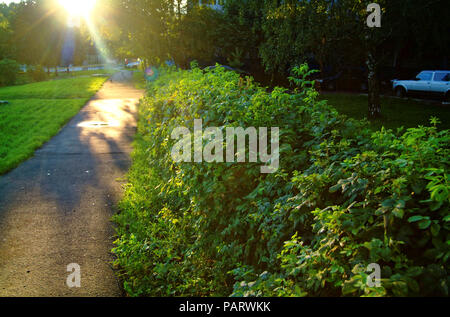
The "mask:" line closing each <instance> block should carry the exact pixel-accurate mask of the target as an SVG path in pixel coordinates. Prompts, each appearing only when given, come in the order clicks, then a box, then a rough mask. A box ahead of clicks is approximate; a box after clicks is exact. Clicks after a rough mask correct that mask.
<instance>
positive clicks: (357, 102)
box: [321, 93, 450, 130]
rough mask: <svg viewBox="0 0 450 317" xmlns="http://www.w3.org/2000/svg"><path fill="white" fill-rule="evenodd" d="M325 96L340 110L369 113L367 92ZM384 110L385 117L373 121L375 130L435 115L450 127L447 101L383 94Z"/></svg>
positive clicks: (355, 114) (415, 123)
mask: <svg viewBox="0 0 450 317" xmlns="http://www.w3.org/2000/svg"><path fill="white" fill-rule="evenodd" d="M321 99H322V100H328V103H329V104H330V105H332V106H333V107H335V108H336V110H337V111H338V112H339V113H341V114H345V115H347V116H349V117H351V118H355V119H364V118H366V117H367V96H364V95H355V94H345V93H342V94H341V93H337V94H326V95H322V96H321ZM381 111H382V114H383V118H382V119H380V120H376V121H373V122H371V123H370V125H371V127H372V128H373V129H374V130H379V129H380V128H381V127H382V126H384V127H385V128H388V129H396V128H399V127H401V126H404V127H405V128H412V127H417V126H419V125H429V123H430V118H431V117H437V118H439V119H440V121H441V124H440V125H439V128H441V129H450V107H449V106H445V105H428V104H426V103H425V102H419V101H415V100H411V99H397V98H391V97H382V98H381Z"/></svg>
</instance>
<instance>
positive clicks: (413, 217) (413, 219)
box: [408, 216, 425, 223]
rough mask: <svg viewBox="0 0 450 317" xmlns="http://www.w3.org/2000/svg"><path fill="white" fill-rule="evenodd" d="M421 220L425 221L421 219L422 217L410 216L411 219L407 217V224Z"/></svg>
mask: <svg viewBox="0 0 450 317" xmlns="http://www.w3.org/2000/svg"><path fill="white" fill-rule="evenodd" d="M422 219H425V217H423V216H412V217H409V218H408V222H410V223H411V222H417V221H420V220H422Z"/></svg>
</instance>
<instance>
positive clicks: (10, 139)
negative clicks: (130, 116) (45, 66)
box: [0, 77, 107, 174]
mask: <svg viewBox="0 0 450 317" xmlns="http://www.w3.org/2000/svg"><path fill="white" fill-rule="evenodd" d="M106 78H107V77H78V78H71V79H62V80H53V81H47V82H40V83H34V84H28V85H22V86H12V87H4V88H0V100H7V101H9V102H10V104H8V105H0V174H3V173H6V172H8V171H10V170H11V169H13V168H15V167H16V166H18V165H19V164H20V163H21V162H23V161H24V160H26V159H27V158H29V157H30V156H32V155H33V153H34V151H35V150H36V149H38V148H39V147H41V146H42V145H43V144H44V143H45V142H47V141H48V140H49V139H50V138H51V137H53V136H54V135H55V134H57V133H58V132H59V130H60V129H61V127H62V126H64V125H65V124H66V123H67V122H68V121H69V120H70V119H71V118H72V117H73V116H74V115H75V114H77V113H78V111H79V110H80V109H81V107H83V105H84V104H85V103H86V102H87V101H88V100H89V98H91V96H92V95H93V94H94V93H95V92H96V91H97V90H98V89H99V88H100V87H101V86H102V85H103V83H104V82H105V80H106Z"/></svg>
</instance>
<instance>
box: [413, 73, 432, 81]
mask: <svg viewBox="0 0 450 317" xmlns="http://www.w3.org/2000/svg"><path fill="white" fill-rule="evenodd" d="M432 75H433V73H432V72H422V73H420V74H419V75H417V78H419V79H420V80H431V76H432Z"/></svg>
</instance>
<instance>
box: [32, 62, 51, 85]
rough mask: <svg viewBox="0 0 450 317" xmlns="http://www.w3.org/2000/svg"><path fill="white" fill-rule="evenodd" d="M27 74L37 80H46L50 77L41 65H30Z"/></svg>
mask: <svg viewBox="0 0 450 317" xmlns="http://www.w3.org/2000/svg"><path fill="white" fill-rule="evenodd" d="M27 75H28V77H30V78H31V79H33V81H35V82H39V81H44V80H46V79H47V78H48V75H47V73H46V72H45V70H44V68H43V67H42V66H41V65H37V66H29V67H28V69H27Z"/></svg>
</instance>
